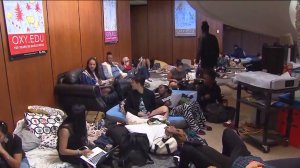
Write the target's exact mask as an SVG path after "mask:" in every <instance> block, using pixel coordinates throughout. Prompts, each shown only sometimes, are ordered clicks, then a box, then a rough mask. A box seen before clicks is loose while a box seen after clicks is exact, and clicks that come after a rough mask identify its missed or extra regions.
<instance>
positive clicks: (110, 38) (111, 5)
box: [103, 0, 118, 43]
mask: <svg viewBox="0 0 300 168" xmlns="http://www.w3.org/2000/svg"><path fill="white" fill-rule="evenodd" d="M103 13H104V42H105V43H116V42H118V30H117V1H116V0H104V1H103Z"/></svg>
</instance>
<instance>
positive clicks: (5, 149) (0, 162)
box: [0, 121, 30, 168]
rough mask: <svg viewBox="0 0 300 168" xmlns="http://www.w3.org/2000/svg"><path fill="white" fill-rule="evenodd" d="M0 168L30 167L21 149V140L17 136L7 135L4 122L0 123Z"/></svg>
mask: <svg viewBox="0 0 300 168" xmlns="http://www.w3.org/2000/svg"><path fill="white" fill-rule="evenodd" d="M0 167H1V168H8V167H12V168H29V167H30V166H29V163H28V160H27V158H26V155H25V153H24V151H23V149H22V139H21V138H20V137H18V135H14V134H11V133H9V132H8V128H7V124H6V123H5V122H4V121H0Z"/></svg>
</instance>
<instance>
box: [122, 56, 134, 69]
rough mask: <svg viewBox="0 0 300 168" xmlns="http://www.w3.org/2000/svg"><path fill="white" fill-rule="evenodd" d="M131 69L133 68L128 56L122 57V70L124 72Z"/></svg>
mask: <svg viewBox="0 0 300 168" xmlns="http://www.w3.org/2000/svg"><path fill="white" fill-rule="evenodd" d="M132 69H133V67H132V65H131V64H130V60H129V58H128V57H124V58H123V59H122V71H123V72H125V73H128V72H129V71H130V70H132Z"/></svg>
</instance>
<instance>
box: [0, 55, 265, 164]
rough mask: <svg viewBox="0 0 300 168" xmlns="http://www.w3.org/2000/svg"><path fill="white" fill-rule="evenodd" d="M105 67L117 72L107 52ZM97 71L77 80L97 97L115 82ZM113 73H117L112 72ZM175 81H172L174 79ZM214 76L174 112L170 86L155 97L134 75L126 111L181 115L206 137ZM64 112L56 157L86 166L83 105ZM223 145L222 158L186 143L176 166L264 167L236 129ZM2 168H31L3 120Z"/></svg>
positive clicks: (92, 62) (217, 97)
mask: <svg viewBox="0 0 300 168" xmlns="http://www.w3.org/2000/svg"><path fill="white" fill-rule="evenodd" d="M128 62H129V59H126V58H124V59H123V63H124V64H123V67H124V69H125V70H126V71H127V72H128V71H130V70H131V69H132V67H129V66H127V65H128ZM141 62H142V61H141ZM106 63H107V64H109V65H110V66H111V70H112V72H114V71H116V70H119V68H118V69H115V68H113V67H114V66H115V65H116V64H114V63H113V62H112V55H111V53H108V60H107V62H106ZM145 64H146V61H144V62H142V63H141V66H145V67H146V65H145ZM180 66H182V64H178V65H177V67H179V69H180ZM98 68H99V67H98V62H97V60H96V59H95V58H90V59H89V60H88V61H87V67H86V70H85V71H83V72H82V77H81V81H82V82H83V83H84V84H90V85H99V86H104V87H101V88H102V89H101V94H107V93H109V92H110V91H111V89H112V88H111V86H110V85H106V83H111V82H113V77H112V78H108V79H104V80H103V79H101V78H100V75H99V71H98ZM130 68H131V69H130ZM146 68H147V67H146ZM107 73H108V72H107ZM122 73H125V72H122ZM122 73H121V72H120V74H119V75H121V76H122V77H125V75H122ZM112 74H117V73H115V72H114V73H112ZM177 75H178V74H177ZM173 76H174V77H176V74H175V75H173ZM178 76H179V75H178ZM215 77H216V74H215V72H213V71H211V70H208V71H204V72H203V79H204V83H203V86H201V87H200V88H198V96H197V101H190V102H188V103H185V104H182V105H179V106H177V107H173V108H172V107H171V101H170V98H169V97H170V96H171V94H172V90H171V89H170V88H169V87H168V86H166V85H160V86H159V88H158V89H157V90H156V96H155V93H154V92H153V91H151V90H149V89H147V88H145V87H144V83H145V76H144V75H143V73H140V74H137V75H135V76H133V77H132V78H131V87H132V90H131V91H130V92H129V94H128V96H127V98H126V100H125V110H126V111H129V112H131V113H132V114H134V115H136V116H139V117H143V118H151V117H153V116H155V115H163V116H164V117H165V118H167V117H168V115H181V116H183V117H184V118H185V119H186V121H187V123H188V125H189V126H190V127H191V129H192V130H193V131H195V132H197V133H198V134H200V135H203V134H205V132H204V130H211V127H209V126H207V125H206V123H205V122H206V120H205V117H204V115H205V108H206V106H207V105H208V104H211V103H216V102H218V103H222V96H221V90H220V88H219V86H218V85H217V84H216V81H215ZM170 82H172V81H170ZM103 83H104V84H103ZM64 110H65V111H66V112H67V114H68V117H67V118H66V119H65V120H64V121H63V123H62V124H61V126H60V127H59V129H58V133H57V135H58V141H57V151H58V154H59V158H60V159H61V160H62V161H64V162H69V163H71V164H75V165H82V166H87V165H86V163H85V162H83V161H82V160H81V159H80V156H81V155H88V154H90V153H91V150H90V149H91V148H93V147H92V145H91V143H89V141H88V138H87V128H86V120H85V116H86V109H85V106H83V105H73V106H72V107H70V108H69V109H64ZM222 143H223V152H222V153H219V152H218V151H216V150H215V149H213V148H211V147H209V146H206V145H198V146H195V145H192V144H188V143H187V144H184V145H183V147H182V148H181V154H180V162H179V167H180V168H186V167H188V166H189V163H194V164H195V166H196V167H197V168H202V167H207V166H216V167H224V168H230V167H233V168H242V167H244V168H245V167H246V168H260V167H268V166H267V164H266V163H264V162H263V161H262V160H261V159H260V158H258V157H254V156H252V155H251V153H250V152H249V151H248V150H247V148H246V146H245V144H244V143H243V141H242V140H241V139H240V137H239V136H238V135H237V133H235V132H234V130H232V129H229V128H227V129H225V130H224V133H223V137H222ZM83 146H89V147H90V149H82V147H83ZM0 166H1V167H13V168H18V167H21V168H27V167H29V163H28V160H27V158H26V155H25V153H24V151H23V150H22V141H21V139H20V138H19V137H18V136H17V135H13V134H10V133H8V128H7V125H6V124H5V123H4V122H3V121H0ZM270 167H271V166H270Z"/></svg>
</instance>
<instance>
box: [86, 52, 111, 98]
mask: <svg viewBox="0 0 300 168" xmlns="http://www.w3.org/2000/svg"><path fill="white" fill-rule="evenodd" d="M98 68H99V65H98V63H97V60H96V58H95V57H91V58H89V59H88V60H87V63H86V68H85V70H84V71H82V74H81V76H80V82H81V83H82V84H86V85H97V86H101V95H104V96H105V95H108V94H109V93H110V92H111V91H112V88H111V86H109V84H110V83H112V82H113V80H112V79H108V80H101V78H100V75H99V71H98Z"/></svg>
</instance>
